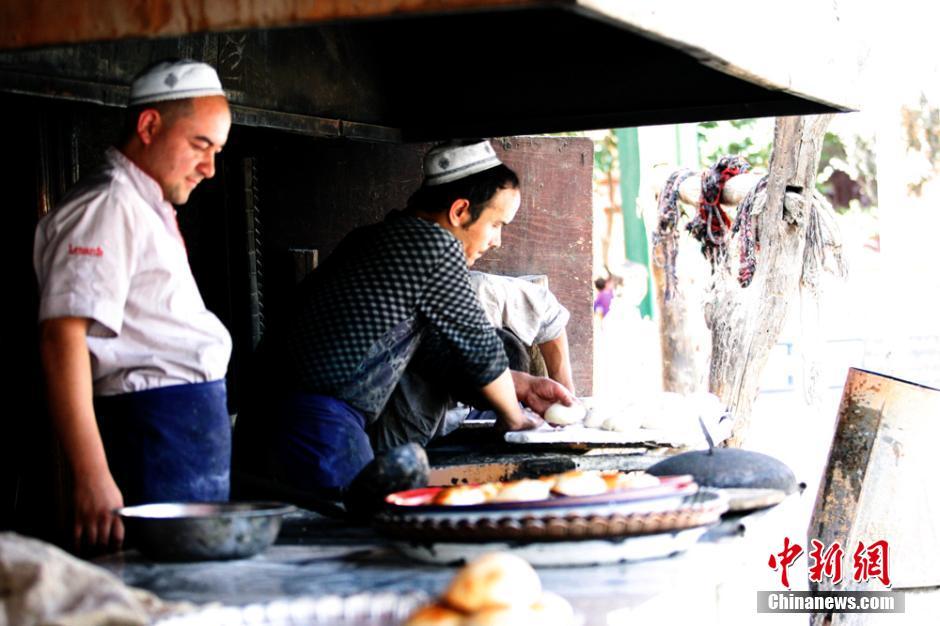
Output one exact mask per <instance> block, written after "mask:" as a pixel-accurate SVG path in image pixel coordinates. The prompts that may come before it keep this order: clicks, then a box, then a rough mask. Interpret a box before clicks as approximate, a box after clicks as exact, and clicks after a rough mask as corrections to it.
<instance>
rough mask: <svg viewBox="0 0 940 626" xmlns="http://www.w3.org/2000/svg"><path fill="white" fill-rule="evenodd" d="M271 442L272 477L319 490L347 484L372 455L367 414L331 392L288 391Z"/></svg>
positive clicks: (297, 486)
mask: <svg viewBox="0 0 940 626" xmlns="http://www.w3.org/2000/svg"><path fill="white" fill-rule="evenodd" d="M278 419H279V420H280V423H279V424H278V427H277V428H276V432H275V434H274V435H273V441H272V455H271V464H272V466H273V470H274V473H275V477H276V478H277V479H278V480H280V481H283V482H286V483H287V484H289V485H291V486H293V487H294V488H296V489H301V490H305V491H311V492H317V491H321V490H323V489H341V488H343V487H346V486H347V485H348V484H349V483H350V482H352V479H353V478H355V477H356V474H358V473H359V472H360V470H362V468H363V467H365V466H366V465H367V464H368V463H369V461H371V460H372V459H373V457H374V454H373V452H372V445H371V444H370V443H369V437H368V435H367V434H366V418H365V417H364V416H363V415H362V413H360V412H359V411H357V410H356V409H354V408H353V407H352V406H350V405H349V404H347V403H346V402H343V401H342V400H338V399H336V398H332V397H329V396H321V395H316V394H311V393H301V392H286V393H285V394H284V396H283V397H282V399H281V407H280V410H279V411H278Z"/></svg>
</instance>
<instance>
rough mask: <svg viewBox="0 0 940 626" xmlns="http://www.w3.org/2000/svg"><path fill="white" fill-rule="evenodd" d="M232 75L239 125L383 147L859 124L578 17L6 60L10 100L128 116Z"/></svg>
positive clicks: (706, 61)
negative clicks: (173, 62)
mask: <svg viewBox="0 0 940 626" xmlns="http://www.w3.org/2000/svg"><path fill="white" fill-rule="evenodd" d="M167 56H185V57H192V58H197V59H201V60H205V61H207V62H209V63H211V64H213V65H215V66H216V67H218V68H219V73H220V76H221V78H222V82H223V86H224V87H225V88H226V90H227V91H228V92H229V94H230V99H231V102H232V103H233V105H235V106H234V107H233V108H234V113H235V122H236V123H239V124H247V125H254V126H266V127H273V128H280V129H285V130H290V131H294V132H300V133H304V134H309V135H314V136H326V137H330V136H333V137H341V136H345V137H352V138H358V139H368V140H380V141H424V140H432V139H443V138H450V137H466V136H500V135H519V134H531V133H549V132H565V131H573V130H586V129H593V128H611V127H628V126H641V125H648V124H665V123H676V122H692V121H702V120H716V119H730V118H745V117H762V116H777V115H796V114H810V113H824V112H833V111H840V110H848V107H847V106H845V105H841V104H833V103H831V102H827V101H824V100H823V99H822V98H819V97H811V96H806V95H801V94H798V93H794V92H793V91H791V90H788V89H784V88H780V87H776V86H774V85H773V84H772V83H771V82H770V81H768V80H762V79H761V77H760V76H754V75H749V74H748V73H746V72H735V71H733V70H734V68H733V67H732V66H730V65H727V64H725V65H723V63H722V61H721V59H717V58H712V57H710V56H709V54H708V53H707V52H705V51H703V50H701V49H698V48H693V47H692V46H687V45H684V44H682V43H677V42H676V41H674V40H669V39H667V38H666V37H660V36H657V35H656V34H655V33H651V32H649V31H644V30H643V29H640V28H636V27H634V26H633V25H631V24H629V23H625V22H624V21H622V20H618V19H613V18H612V17H611V16H610V15H605V14H604V13H603V12H600V11H597V10H589V9H585V8H584V7H582V6H580V5H579V4H578V3H542V4H538V5H533V4H531V3H527V4H525V5H524V6H520V7H509V8H489V9H476V10H471V11H468V10H463V11H449V12H431V13H427V12H423V13H415V14H411V15H397V16H394V17H389V16H383V17H370V18H368V19H359V20H349V19H347V20H340V21H330V22H327V23H312V24H304V25H297V26H288V27H279V28H258V29H250V30H233V31H225V32H206V33H196V34H185V35H182V36H176V37H159V38H130V39H122V40H118V41H105V42H86V43H78V44H71V45H66V46H53V47H38V48H32V49H27V50H12V51H9V50H8V51H6V52H0V90H3V91H7V92H18V93H27V94H33V95H40V96H48V97H55V98H69V99H76V100H83V101H90V102H97V103H101V104H104V105H110V106H122V105H123V103H124V101H125V98H126V93H127V91H126V85H127V84H128V83H129V82H130V79H131V77H132V76H133V74H134V73H135V72H136V71H137V70H138V69H139V68H140V67H142V66H144V65H145V64H147V63H149V62H150V61H152V60H155V59H158V58H162V57H167ZM726 65H727V66H726Z"/></svg>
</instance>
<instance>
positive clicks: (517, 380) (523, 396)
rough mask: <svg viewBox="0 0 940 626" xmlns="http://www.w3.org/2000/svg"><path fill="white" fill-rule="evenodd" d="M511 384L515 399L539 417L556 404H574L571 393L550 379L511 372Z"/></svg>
mask: <svg viewBox="0 0 940 626" xmlns="http://www.w3.org/2000/svg"><path fill="white" fill-rule="evenodd" d="M512 382H513V386H515V388H516V398H518V399H519V401H520V402H522V403H523V404H525V405H526V406H527V407H529V408H530V409H532V410H533V411H535V412H536V413H538V414H539V415H544V414H545V411H546V410H548V407H550V406H551V405H553V404H555V403H556V402H560V403H561V404H564V405H565V406H571V405H572V404H574V402H575V397H574V396H573V395H571V392H569V391H568V390H567V389H565V387H564V386H562V385H560V384H559V383H556V382H555V381H554V380H552V379H550V378H544V377H540V376H532V375H530V374H526V373H524V372H516V371H513V372H512Z"/></svg>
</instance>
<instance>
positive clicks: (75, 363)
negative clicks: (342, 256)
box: [34, 61, 231, 548]
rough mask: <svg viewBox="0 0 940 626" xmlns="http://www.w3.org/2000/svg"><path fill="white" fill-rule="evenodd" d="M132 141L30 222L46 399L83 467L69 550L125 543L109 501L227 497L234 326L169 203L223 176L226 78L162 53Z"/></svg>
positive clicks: (140, 82) (77, 478)
mask: <svg viewBox="0 0 940 626" xmlns="http://www.w3.org/2000/svg"><path fill="white" fill-rule="evenodd" d="M127 119H128V123H127V129H126V133H125V138H124V141H123V143H122V145H120V146H119V147H117V148H111V149H109V150H108V152H107V154H106V162H105V164H104V166H103V167H102V169H101V170H100V171H98V172H96V173H95V174H93V175H91V176H89V177H87V178H85V179H83V180H82V181H80V182H79V184H78V185H77V186H76V187H75V188H74V189H72V190H71V191H70V192H69V194H68V195H67V196H66V197H65V198H64V200H63V202H62V203H61V204H60V206H59V207H57V209H56V210H55V211H53V212H52V213H50V214H49V215H48V216H46V217H45V218H44V219H43V220H42V221H41V222H40V223H39V225H38V227H37V230H36V241H35V247H34V266H35V269H36V274H37V277H38V280H39V288H40V310H39V322H40V351H41V356H42V363H43V369H44V372H45V377H46V386H47V397H48V403H49V411H50V414H51V416H52V418H53V422H54V426H55V432H56V434H57V436H58V438H59V440H60V442H61V444H62V447H63V449H64V451H65V454H66V458H67V461H68V465H69V466H70V468H71V470H72V475H73V479H74V493H73V504H74V513H75V525H74V539H75V542H76V547H82V546H86V547H98V548H103V547H108V546H110V547H117V546H119V545H120V543H121V542H122V540H123V528H122V526H121V523H120V521H119V519H118V518H116V517H114V516H113V515H112V511H113V510H114V509H115V508H118V507H120V506H123V505H124V504H134V503H140V502H148V501H159V500H225V499H227V498H228V489H229V484H228V481H229V478H228V476H229V463H230V456H231V431H230V423H229V419H228V412H227V408H226V393H225V382H224V377H225V372H226V369H227V366H228V360H229V356H230V354H231V338H230V337H229V334H228V331H227V330H226V329H225V327H224V326H223V325H222V323H221V322H220V321H219V320H218V318H216V316H215V315H213V314H212V313H211V312H209V311H208V310H207V309H206V307H205V304H204V303H203V301H202V297H201V296H200V294H199V290H198V288H197V286H196V283H195V280H194V278H193V275H192V272H191V270H190V267H189V262H188V257H187V253H186V247H185V243H184V241H183V238H182V236H181V235H180V232H179V228H178V226H177V222H176V211H175V210H174V208H173V206H172V205H173V204H177V205H180V204H184V203H185V202H186V201H187V200H188V199H189V195H190V193H191V192H192V190H193V189H194V188H195V187H196V186H197V185H198V184H199V183H200V182H201V181H202V180H203V179H206V178H211V177H212V176H213V175H214V174H215V156H216V154H218V153H219V151H221V149H222V147H223V146H224V144H225V142H226V140H227V138H228V132H229V128H230V126H231V115H230V112H229V107H228V103H227V101H226V98H225V93H224V91H223V90H222V86H221V83H220V82H219V79H218V76H217V75H216V73H215V70H213V69H212V68H211V67H210V66H208V65H206V64H204V63H197V62H194V61H165V62H161V63H158V64H155V65H153V66H151V67H150V68H147V69H146V70H144V71H143V72H142V73H141V74H139V75H138V77H137V78H136V79H135V80H134V82H133V84H132V86H131V95H130V101H129V107H128V118H127Z"/></svg>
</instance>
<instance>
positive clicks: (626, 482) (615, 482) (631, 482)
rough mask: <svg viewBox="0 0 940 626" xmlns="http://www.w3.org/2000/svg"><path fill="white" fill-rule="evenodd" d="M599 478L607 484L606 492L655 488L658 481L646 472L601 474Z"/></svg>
mask: <svg viewBox="0 0 940 626" xmlns="http://www.w3.org/2000/svg"><path fill="white" fill-rule="evenodd" d="M601 478H603V479H604V482H606V483H607V490H608V491H618V490H620V489H637V488H641V487H656V486H658V485H659V479H658V478H657V477H655V476H653V475H651V474H647V473H646V472H628V473H624V472H601Z"/></svg>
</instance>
